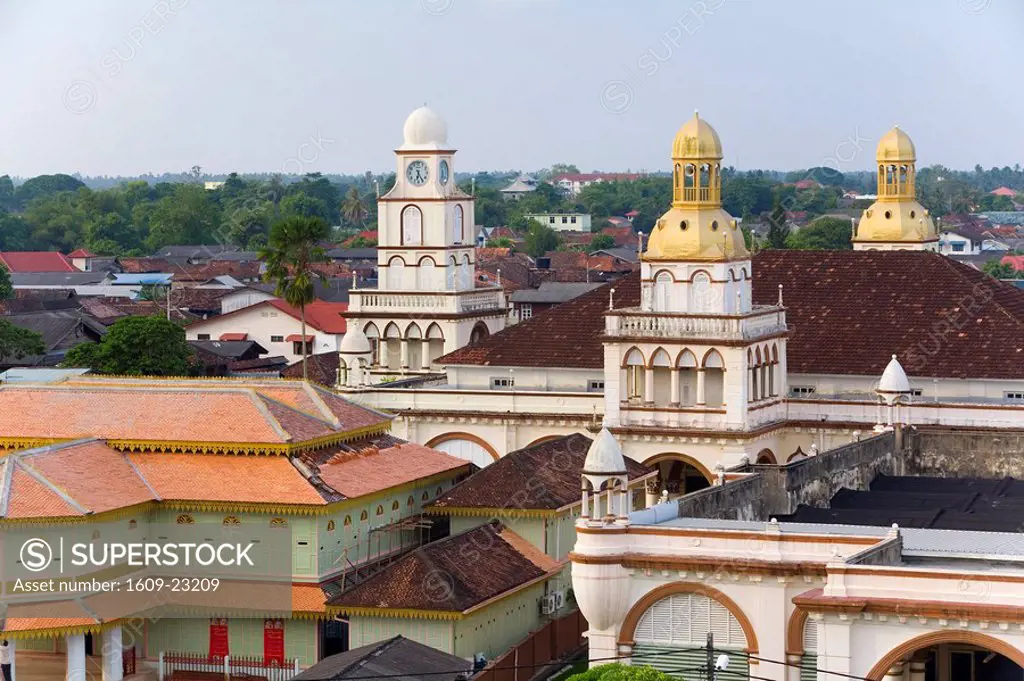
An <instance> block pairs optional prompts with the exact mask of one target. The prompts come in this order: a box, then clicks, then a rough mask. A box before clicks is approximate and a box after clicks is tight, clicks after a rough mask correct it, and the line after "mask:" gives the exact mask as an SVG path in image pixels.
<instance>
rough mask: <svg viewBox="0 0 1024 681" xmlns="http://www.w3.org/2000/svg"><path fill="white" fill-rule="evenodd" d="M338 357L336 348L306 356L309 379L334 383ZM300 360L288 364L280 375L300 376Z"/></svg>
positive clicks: (326, 383) (320, 382) (325, 383)
mask: <svg viewBox="0 0 1024 681" xmlns="http://www.w3.org/2000/svg"><path fill="white" fill-rule="evenodd" d="M338 358H339V355H338V352H337V351H336V350H334V351H331V352H322V353H319V354H316V355H309V356H308V357H306V361H307V362H309V367H308V368H307V374H308V377H309V380H311V381H316V382H317V383H319V384H321V385H334V383H335V382H336V381H337V380H338V366H339V362H338ZM302 362H303V360H301V359H300V360H299V361H298V362H295V363H294V364H290V365H289V366H288V368H286V369H285V370H283V371H282V372H281V376H283V377H284V378H302Z"/></svg>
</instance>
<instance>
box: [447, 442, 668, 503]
mask: <svg viewBox="0 0 1024 681" xmlns="http://www.w3.org/2000/svg"><path fill="white" fill-rule="evenodd" d="M590 443H591V439H590V438H589V437H587V436H586V435H581V434H579V433H574V434H573V435H567V436H565V437H560V438H558V439H555V440H549V441H547V442H542V443H540V444H536V445H533V446H531V447H526V448H524V449H517V450H516V451H514V452H509V453H508V454H507V455H505V456H503V457H501V458H500V459H498V460H497V461H495V462H494V463H492V464H491V465H490V466H487V467H486V468H483V469H481V470H480V471H478V472H476V473H474V474H473V475H472V476H470V477H469V478H467V479H466V480H464V481H463V482H461V483H459V484H458V485H456V486H455V487H453V488H452V489H451V490H449V491H448V492H447V493H445V494H442V495H441V496H440V497H439V498H438V499H437V500H436V501H435V502H434V503H433V504H431V505H430V510H432V511H438V512H442V513H443V512H444V509H448V508H480V509H505V510H510V511H511V510H517V509H521V510H551V511H553V510H556V509H559V508H562V507H564V506H568V505H570V504H574V503H579V502H580V475H581V473H582V472H583V462H584V461H586V459H587V450H588V449H589V448H590ZM626 467H627V469H628V470H627V472H628V473H629V478H630V480H636V479H637V478H641V477H643V476H645V475H647V474H649V473H652V472H653V469H650V468H647V467H646V466H644V465H642V464H640V463H637V462H636V461H633V460H632V459H626Z"/></svg>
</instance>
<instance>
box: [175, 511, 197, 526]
mask: <svg viewBox="0 0 1024 681" xmlns="http://www.w3.org/2000/svg"><path fill="white" fill-rule="evenodd" d="M174 522H175V523H177V524H178V525H195V524H196V521H195V518H193V517H192V516H190V515H189V514H188V513H182V514H181V515H179V516H178V518H177V519H176V520H175V521H174Z"/></svg>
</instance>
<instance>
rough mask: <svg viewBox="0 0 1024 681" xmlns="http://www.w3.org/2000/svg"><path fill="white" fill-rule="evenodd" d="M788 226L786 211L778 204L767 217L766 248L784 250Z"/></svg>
mask: <svg viewBox="0 0 1024 681" xmlns="http://www.w3.org/2000/svg"><path fill="white" fill-rule="evenodd" d="M788 236H789V226H788V225H787V224H786V211H784V210H783V209H782V206H781V205H780V204H778V203H776V204H775V207H774V208H773V209H772V212H771V214H770V215H769V216H768V244H767V246H768V248H786V238H787V237H788Z"/></svg>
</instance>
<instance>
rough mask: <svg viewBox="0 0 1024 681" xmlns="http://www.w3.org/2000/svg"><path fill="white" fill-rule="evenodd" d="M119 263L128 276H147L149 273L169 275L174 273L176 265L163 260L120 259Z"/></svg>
mask: <svg viewBox="0 0 1024 681" xmlns="http://www.w3.org/2000/svg"><path fill="white" fill-rule="evenodd" d="M117 263H118V264H119V265H120V266H121V269H122V270H124V271H125V272H126V273H127V274H146V273H149V272H160V273H168V272H174V271H175V269H176V266H175V265H172V264H171V263H170V262H168V261H167V260H164V259H163V258H124V257H119V258H118V259H117Z"/></svg>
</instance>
